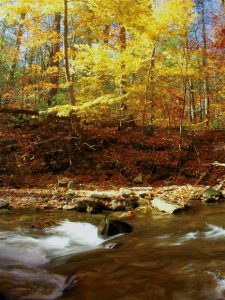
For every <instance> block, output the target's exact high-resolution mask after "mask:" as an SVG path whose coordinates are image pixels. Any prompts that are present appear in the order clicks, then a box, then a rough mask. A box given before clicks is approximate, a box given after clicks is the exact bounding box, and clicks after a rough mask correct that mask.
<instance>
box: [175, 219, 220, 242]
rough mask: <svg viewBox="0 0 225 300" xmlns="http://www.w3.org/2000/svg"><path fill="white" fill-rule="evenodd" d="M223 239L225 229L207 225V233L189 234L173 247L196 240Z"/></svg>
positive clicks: (196, 232)
mask: <svg viewBox="0 0 225 300" xmlns="http://www.w3.org/2000/svg"><path fill="white" fill-rule="evenodd" d="M223 238H225V229H223V228H222V227H219V226H216V225H212V224H207V227H206V230H205V231H195V232H188V233H186V234H185V235H183V236H182V237H181V238H179V239H178V240H177V241H176V242H175V243H172V244H171V245H173V246H178V245H181V244H183V243H184V242H187V241H190V240H195V239H207V240H216V239H223Z"/></svg>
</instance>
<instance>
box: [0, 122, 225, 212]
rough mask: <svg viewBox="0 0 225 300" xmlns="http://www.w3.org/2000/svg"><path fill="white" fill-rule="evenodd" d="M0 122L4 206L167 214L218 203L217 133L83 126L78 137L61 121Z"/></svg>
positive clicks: (220, 157)
mask: <svg viewBox="0 0 225 300" xmlns="http://www.w3.org/2000/svg"><path fill="white" fill-rule="evenodd" d="M0 125H1V132H0V199H1V201H0V202H1V203H2V205H1V206H2V208H3V209H4V208H7V209H8V208H10V209H20V208H21V209H23V208H34V209H37V210H46V209H53V210H54V209H58V210H60V209H62V210H75V211H78V212H88V213H102V212H104V211H110V212H117V211H121V212H129V211H135V212H138V211H141V210H143V211H144V210H148V209H155V210H162V211H165V210H167V212H169V213H171V212H172V213H173V212H174V211H175V212H176V211H180V210H183V209H186V208H188V207H190V206H196V205H197V206H198V204H199V203H202V202H207V201H208V202H215V201H222V200H224V180H225V174H224V153H225V142H224V141H225V131H224V130H208V131H186V132H184V134H183V135H182V136H180V134H179V132H178V130H177V129H176V128H169V129H168V128H167V129H166V128H164V129H163V128H155V130H154V132H153V131H146V128H145V129H143V128H138V127H136V126H135V127H128V128H126V129H124V130H118V129H117V128H116V127H106V126H105V127H103V126H102V127H93V126H84V127H83V136H82V138H80V139H79V140H77V139H75V137H73V135H71V132H70V130H71V126H70V123H69V120H67V119H63V118H61V119H58V120H55V119H51V118H46V119H42V120H40V119H30V120H27V119H21V120H19V119H18V118H15V117H11V118H9V117H7V118H5V119H4V118H3V119H1V120H0ZM210 187H214V189H213V190H208V189H209V188H210ZM204 193H205V196H204ZM131 215H132V214H131Z"/></svg>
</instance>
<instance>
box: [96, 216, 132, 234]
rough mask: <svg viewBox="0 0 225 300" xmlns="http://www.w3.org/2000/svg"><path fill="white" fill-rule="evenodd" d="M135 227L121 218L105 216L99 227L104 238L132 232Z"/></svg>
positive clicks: (99, 232)
mask: <svg viewBox="0 0 225 300" xmlns="http://www.w3.org/2000/svg"><path fill="white" fill-rule="evenodd" d="M132 231H133V227H132V226H131V225H130V224H128V223H126V222H124V221H121V220H113V219H109V218H105V219H103V220H102V221H101V223H100V225H99V227H98V235H99V236H101V237H103V238H108V237H110V236H114V235H117V234H121V233H131V232H132Z"/></svg>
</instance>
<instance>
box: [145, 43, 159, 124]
mask: <svg viewBox="0 0 225 300" xmlns="http://www.w3.org/2000/svg"><path fill="white" fill-rule="evenodd" d="M155 51H156V49H155V45H154V47H153V50H152V56H151V58H150V64H149V69H148V78H147V84H146V90H145V102H144V109H143V118H142V123H143V124H142V125H143V126H144V125H146V123H149V121H150V124H148V125H152V121H153V119H154V115H153V103H154V78H155V74H154V68H155ZM149 100H150V106H151V107H148V104H149ZM148 109H149V110H150V117H149V118H148V120H147V119H146V113H147V111H148Z"/></svg>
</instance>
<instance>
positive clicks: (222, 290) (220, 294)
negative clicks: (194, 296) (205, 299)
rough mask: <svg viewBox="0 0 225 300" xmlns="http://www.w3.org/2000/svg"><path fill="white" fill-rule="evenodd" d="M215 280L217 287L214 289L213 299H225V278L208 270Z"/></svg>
mask: <svg viewBox="0 0 225 300" xmlns="http://www.w3.org/2000/svg"><path fill="white" fill-rule="evenodd" d="M207 273H208V274H209V275H210V276H211V277H212V278H213V280H214V281H215V283H216V287H215V289H214V291H213V295H212V297H213V299H215V300H225V278H224V277H223V276H220V275H218V274H216V273H213V272H207Z"/></svg>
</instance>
